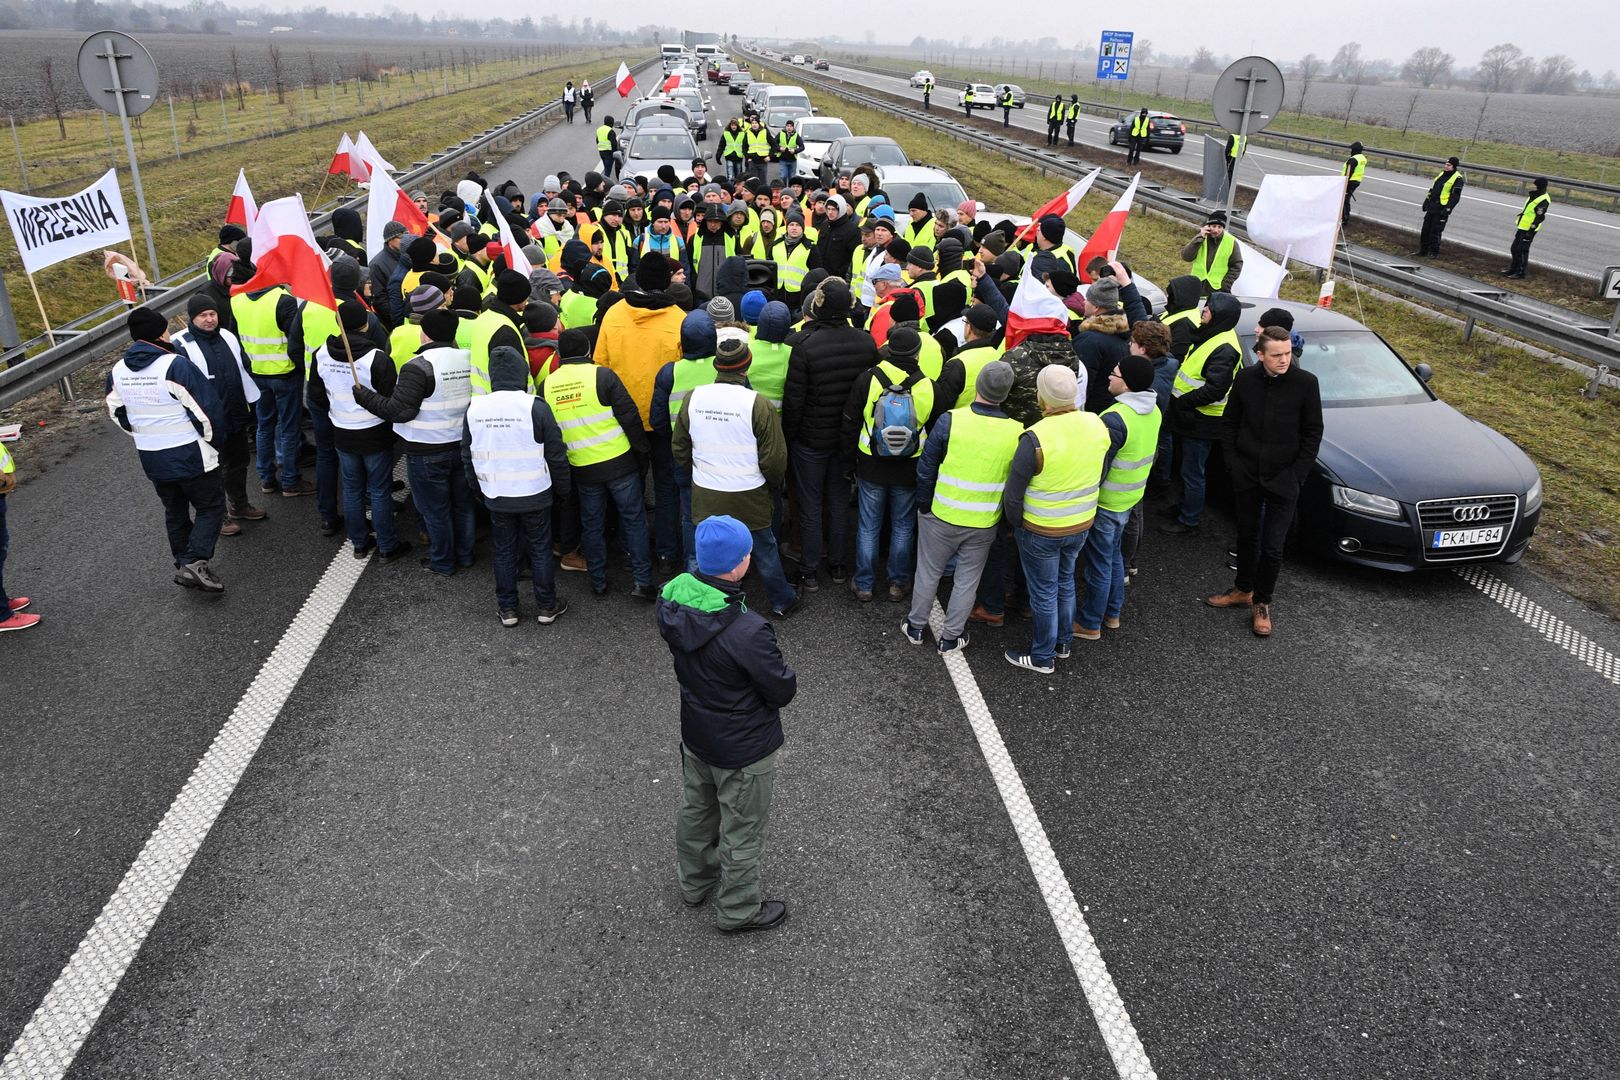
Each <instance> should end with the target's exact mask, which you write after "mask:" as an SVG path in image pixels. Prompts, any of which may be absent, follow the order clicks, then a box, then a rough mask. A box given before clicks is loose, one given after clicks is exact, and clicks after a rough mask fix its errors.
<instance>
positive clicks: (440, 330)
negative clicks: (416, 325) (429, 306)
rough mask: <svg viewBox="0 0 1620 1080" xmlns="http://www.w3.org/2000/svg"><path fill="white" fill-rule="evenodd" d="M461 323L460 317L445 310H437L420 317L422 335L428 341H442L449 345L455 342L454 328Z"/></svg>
mask: <svg viewBox="0 0 1620 1080" xmlns="http://www.w3.org/2000/svg"><path fill="white" fill-rule="evenodd" d="M460 323H461V316H459V315H457V314H456V313H455V312H453V311H450V310H449V309H447V308H439V309H438V310H437V311H430V312H428V313H427V314H426V315H423V316H422V333H424V334H426V335H427V336H428V339H429V340H430V341H442V342H444V343H445V344H447V345H448V344H450V343H451V342H453V341H455V340H456V327H457V326H458V325H459V324H460Z"/></svg>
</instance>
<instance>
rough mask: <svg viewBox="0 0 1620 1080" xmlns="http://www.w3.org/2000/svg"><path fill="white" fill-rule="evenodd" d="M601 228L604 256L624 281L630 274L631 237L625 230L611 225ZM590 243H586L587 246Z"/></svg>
mask: <svg viewBox="0 0 1620 1080" xmlns="http://www.w3.org/2000/svg"><path fill="white" fill-rule="evenodd" d="M599 228H600V229H601V230H602V254H603V255H605V256H606V257H607V261H608V262H610V263H612V264H613V271H614V273H615V274H617V275H618V278H619V280H620V281H623V280H624V278H625V276H626V275H628V274H629V273H630V236H629V234H628V232H627V231H626V230H625V229H623V228H618V229H615V228H613V227H612V226H611V225H602V226H599ZM589 242H590V241H586V243H587V244H588V243H589Z"/></svg>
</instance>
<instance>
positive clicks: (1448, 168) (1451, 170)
mask: <svg viewBox="0 0 1620 1080" xmlns="http://www.w3.org/2000/svg"><path fill="white" fill-rule="evenodd" d="M1460 164H1461V162H1460V161H1459V160H1458V159H1457V158H1455V157H1449V158H1447V159H1446V164H1445V167H1444V168H1442V169H1441V170H1440V173H1439V175H1437V176H1436V177H1435V178H1434V182H1433V183H1432V184H1430V185H1429V194H1428V195H1427V196H1426V197H1425V198H1424V200H1423V233H1422V235H1421V236H1420V238H1419V240H1418V250H1417V253H1418V255H1420V256H1422V255H1439V254H1440V237H1441V235H1442V234H1443V233H1444V232H1445V231H1446V222H1447V221H1449V220H1450V219H1451V212H1452V211H1453V210H1455V209H1457V204H1458V203H1459V202H1461V201H1462V189H1463V185H1464V184H1466V183H1467V182H1468V181H1467V179H1466V178H1465V177H1464V176H1463V174H1462V172H1461V171H1460V170H1459V169H1458V168H1457V166H1458V165H1460Z"/></svg>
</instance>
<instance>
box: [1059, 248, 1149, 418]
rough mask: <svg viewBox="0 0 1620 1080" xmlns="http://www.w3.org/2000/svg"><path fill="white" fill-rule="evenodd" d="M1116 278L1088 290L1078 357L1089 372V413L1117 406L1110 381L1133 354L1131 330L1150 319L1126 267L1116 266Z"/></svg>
mask: <svg viewBox="0 0 1620 1080" xmlns="http://www.w3.org/2000/svg"><path fill="white" fill-rule="evenodd" d="M1114 267H1115V269H1114V276H1112V277H1100V278H1098V279H1097V280H1095V281H1093V282H1092V283H1091V287H1090V288H1089V289H1087V290H1086V299H1085V305H1086V306H1085V317H1084V318H1083V319H1082V320H1081V321H1080V332H1079V333H1078V334H1076V335H1075V337H1074V355H1075V357H1076V358H1077V359H1078V360H1079V361H1080V366H1081V367H1082V368H1084V369H1085V372H1086V395H1085V400H1084V401H1083V402H1082V403H1081V405H1082V407H1083V408H1084V409H1085V410H1086V411H1087V412H1094V413H1100V412H1102V411H1103V410H1104V409H1106V408H1108V407H1109V406H1111V405H1113V404H1114V395H1112V394H1110V393H1109V392H1108V377H1109V376H1110V375H1112V374H1113V373H1114V369H1115V368H1116V367H1118V366H1119V362H1120V361H1121V360H1123V359H1125V358H1126V357H1127V356H1129V355H1130V354H1131V327H1132V326H1134V325H1135V324H1136V323H1139V322H1141V321H1142V320H1143V319H1145V318H1147V317H1148V315H1147V305H1145V304H1143V303H1142V297H1141V294H1140V293H1138V292H1137V291H1136V283H1135V282H1134V281H1132V280H1131V277H1130V275H1129V274H1128V273H1126V271H1125V268H1124V267H1123V266H1119V265H1118V264H1117V263H1116V264H1114Z"/></svg>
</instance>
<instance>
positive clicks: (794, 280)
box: [776, 241, 859, 292]
mask: <svg viewBox="0 0 1620 1080" xmlns="http://www.w3.org/2000/svg"><path fill="white" fill-rule="evenodd" d="M809 272H810V244H809V243H808V242H806V241H801V242H800V243H799V244H798V245H797V246H795V247H793V249H792V250H791V251H790V250H789V245H787V244H780V245H778V246H777V248H776V287H777V288H778V289H781V290H782V291H783V292H798V291H799V290H800V288H801V287H802V286H803V285H804V276H805V275H806V274H808V273H809ZM850 287H851V288H852V289H855V288H859V286H858V285H854V284H852V285H851V286H850Z"/></svg>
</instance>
